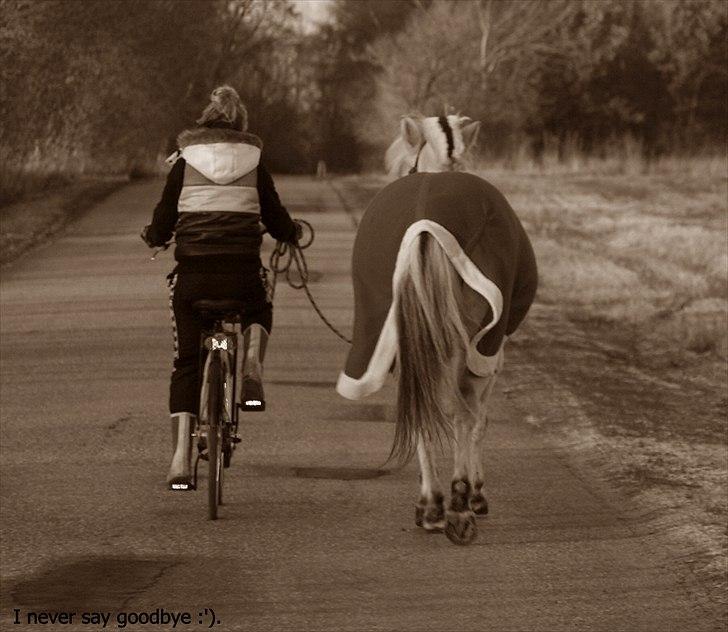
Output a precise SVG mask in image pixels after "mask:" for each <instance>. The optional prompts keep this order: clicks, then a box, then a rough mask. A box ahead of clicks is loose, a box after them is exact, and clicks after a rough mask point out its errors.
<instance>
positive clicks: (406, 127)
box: [399, 116, 422, 147]
mask: <svg viewBox="0 0 728 632" xmlns="http://www.w3.org/2000/svg"><path fill="white" fill-rule="evenodd" d="M399 129H400V131H401V133H402V138H404V140H405V142H406V143H407V144H408V145H409V146H410V147H419V146H420V143H421V142H422V132H421V131H420V126H419V125H418V124H417V121H415V119H413V118H412V117H411V116H405V117H403V118H402V121H401V122H400V124H399Z"/></svg>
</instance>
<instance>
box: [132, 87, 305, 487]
mask: <svg viewBox="0 0 728 632" xmlns="http://www.w3.org/2000/svg"><path fill="white" fill-rule="evenodd" d="M197 123H198V127H195V128H192V129H188V130H186V131H184V132H182V133H181V134H180V135H179V136H178V138H177V142H178V145H179V151H178V152H177V154H175V157H176V162H174V165H173V167H172V170H171V171H170V173H169V175H168V176H167V183H166V185H165V187H164V191H163V193H162V199H161V200H160V202H159V204H157V206H156V208H155V209H154V216H153V219H152V223H151V224H149V225H148V226H145V227H144V230H143V231H142V238H143V239H144V241H145V242H146V243H147V244H148V245H149V246H150V247H160V246H163V245H164V244H166V243H167V242H168V241H169V240H170V239H171V238H172V234H173V233H174V235H175V241H176V248H175V259H176V261H177V266H176V267H175V269H174V270H173V271H172V273H171V274H170V275H169V276H168V277H167V278H168V281H169V291H170V305H171V307H172V311H173V316H172V318H173V321H172V326H173V331H174V340H175V357H174V370H173V371H172V378H171V383H170V397H169V407H170V413H171V416H172V437H173V457H172V464H171V466H170V470H169V474H168V476H167V483H168V485H169V488H170V489H180V488H185V487H189V483H190V480H191V471H190V458H191V439H190V433H191V430H192V428H194V423H195V418H196V416H197V411H198V409H199V381H198V371H199V369H198V362H199V344H200V333H201V330H202V327H203V323H202V322H201V319H200V316H199V314H197V313H196V312H195V310H194V309H193V307H192V305H193V303H194V302H195V301H197V300H200V299H231V300H237V301H241V302H243V303H244V304H245V305H246V307H247V308H246V309H245V311H244V313H243V315H242V330H243V332H244V338H245V342H246V345H247V347H248V352H247V353H245V354H244V356H245V359H244V361H243V380H242V384H243V397H242V401H247V400H251V401H258V402H260V404H261V405H260V409H261V410H262V409H263V408H264V407H265V399H264V395H263V388H262V363H263V358H264V355H265V348H266V343H267V339H268V335H269V333H270V331H271V325H272V319H273V306H272V304H271V302H270V299H269V296H268V286H267V282H266V275H265V273H266V271H265V268H263V266H262V263H261V260H260V247H261V243H262V233H263V230H262V228H261V222H262V224H263V226H265V228H266V229H267V231H268V232H269V233H270V234H271V235H272V236H273V238H275V239H277V240H279V241H284V242H291V243H295V241H296V240H297V238H298V236H299V235H300V229H299V228H298V225H297V224H296V223H294V221H293V220H292V219H291V218H290V216H289V215H288V212H287V211H286V209H285V207H284V206H283V205H282V204H281V201H280V199H279V197H278V193H277V192H276V189H275V186H274V184H273V179H272V178H271V176H270V174H269V173H268V171H267V170H266V168H265V167H264V166H263V164H262V163H261V161H260V158H261V149H262V143H261V141H260V139H259V138H258V137H257V136H254V135H253V134H249V133H247V131H246V130H247V127H248V117H247V112H246V110H245V106H244V105H243V104H242V102H241V101H240V97H239V96H238V94H237V92H236V91H235V90H234V89H233V88H231V87H230V86H221V87H219V88H216V89H215V90H214V91H213V92H212V95H211V97H210V103H209V104H208V105H207V107H206V108H205V110H204V111H203V113H202V116H201V117H200V118H199V119H198V121H197ZM185 483H186V484H187V485H185Z"/></svg>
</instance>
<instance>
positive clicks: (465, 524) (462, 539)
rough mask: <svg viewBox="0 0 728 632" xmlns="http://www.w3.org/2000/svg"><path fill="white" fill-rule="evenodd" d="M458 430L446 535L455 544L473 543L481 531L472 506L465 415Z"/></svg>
mask: <svg viewBox="0 0 728 632" xmlns="http://www.w3.org/2000/svg"><path fill="white" fill-rule="evenodd" d="M454 430H455V441H454V442H453V449H454V453H453V457H454V458H453V460H454V472H453V478H452V485H451V493H450V504H449V506H448V511H447V516H446V518H447V525H446V526H445V535H446V536H447V537H448V539H449V540H450V541H451V542H453V543H455V544H470V543H471V542H472V541H473V540H475V538H476V536H477V535H478V529H477V527H476V525H475V515H474V514H473V511H472V509H471V508H470V505H469V499H470V494H471V483H470V477H469V475H468V464H469V456H470V450H469V448H470V445H469V444H470V428H469V424H468V423H467V421H466V420H465V419H464V418H463V416H462V415H457V416H456V418H455V423H454Z"/></svg>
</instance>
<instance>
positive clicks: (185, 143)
mask: <svg viewBox="0 0 728 632" xmlns="http://www.w3.org/2000/svg"><path fill="white" fill-rule="evenodd" d="M178 143H179V147H180V156H179V157H178V158H177V160H176V162H175V163H174V165H173V167H172V170H171V171H170V172H169V175H168V176H167V183H166V185H165V187H164V191H163V193H162V199H161V200H160V202H159V204H157V206H156V208H155V209H154V216H153V219H152V223H151V225H150V227H149V230H148V233H147V237H148V239H149V241H150V243H151V244H152V245H156V246H161V245H163V244H164V243H166V242H167V241H169V239H171V237H172V234H173V233H174V234H175V240H176V244H177V245H176V248H175V259H177V261H178V262H179V265H178V271H184V270H187V271H209V272H228V271H234V270H236V269H238V268H240V267H241V266H246V267H249V266H259V265H260V246H261V243H262V227H261V222H262V225H263V226H265V228H266V229H267V230H268V232H269V233H270V234H271V236H272V237H273V238H274V239H277V240H279V241H292V240H293V239H294V238H295V232H296V228H295V224H294V223H293V221H292V220H291V218H290V216H289V215H288V212H287V211H286V209H285V207H284V206H283V205H282V204H281V201H280V198H279V197H278V193H277V192H276V190H275V186H274V184H273V179H272V178H271V176H270V174H269V173H268V171H267V170H266V169H265V167H264V166H263V165H262V164H261V163H260V146H261V143H260V140H259V139H258V138H257V137H256V136H253V135H252V134H246V133H245V132H238V131H236V130H232V129H226V128H207V127H201V128H195V129H192V130H187V131H185V132H183V133H182V134H180V136H179V138H178Z"/></svg>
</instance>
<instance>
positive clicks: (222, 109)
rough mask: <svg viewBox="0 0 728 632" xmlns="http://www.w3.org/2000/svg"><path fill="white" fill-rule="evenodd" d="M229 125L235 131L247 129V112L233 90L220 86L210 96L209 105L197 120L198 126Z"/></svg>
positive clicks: (229, 87)
mask: <svg viewBox="0 0 728 632" xmlns="http://www.w3.org/2000/svg"><path fill="white" fill-rule="evenodd" d="M212 123H230V124H231V125H232V126H233V127H235V129H238V130H240V131H241V132H244V131H245V130H247V129H248V111H247V110H246V109H245V106H244V105H243V102H242V101H241V100H240V97H239V96H238V93H237V92H236V91H235V88H233V87H231V86H227V85H226V86H220V87H218V88H215V89H214V90H213V91H212V94H210V103H208V104H207V107H206V108H205V109H204V110H203V112H202V116H200V118H198V119H197V124H198V125H210V124H212Z"/></svg>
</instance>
